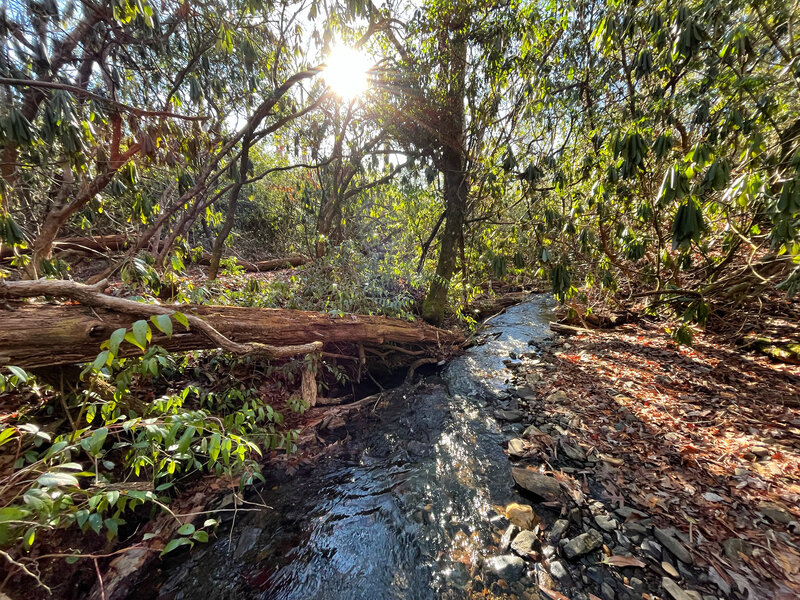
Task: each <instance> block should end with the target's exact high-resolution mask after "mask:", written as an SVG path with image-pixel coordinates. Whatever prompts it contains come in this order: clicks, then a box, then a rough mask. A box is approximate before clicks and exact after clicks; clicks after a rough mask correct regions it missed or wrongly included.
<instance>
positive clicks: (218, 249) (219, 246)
mask: <svg viewBox="0 0 800 600" xmlns="http://www.w3.org/2000/svg"><path fill="white" fill-rule="evenodd" d="M251 140H252V134H250V133H248V134H247V135H245V136H244V137H243V138H242V155H241V157H240V158H239V160H240V163H239V178H238V180H237V181H236V185H234V186H233V188H231V193H230V196H228V209H227V211H225V222H224V223H223V224H222V230H221V231H220V232H219V235H217V239H215V240H214V247H213V248H212V249H211V264H210V266H209V267H208V279H209V280H213V279H216V278H217V275H218V274H219V261H220V260H221V259H222V250H223V249H224V248H225V240H227V239H228V235H229V234H230V232H231V229H233V222H234V220H235V219H236V207H237V206H238V204H239V192H241V191H242V186H244V182H245V180H246V179H247V164H248V162H249V160H250V142H251Z"/></svg>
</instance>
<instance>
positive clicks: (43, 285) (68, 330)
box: [0, 280, 464, 368]
mask: <svg viewBox="0 0 800 600" xmlns="http://www.w3.org/2000/svg"><path fill="white" fill-rule="evenodd" d="M42 295H47V296H60V297H68V298H72V299H74V300H78V301H79V302H81V305H58V304H18V303H15V304H14V305H10V307H9V308H6V309H0V365H17V366H20V367H24V368H34V367H43V366H54V365H65V364H74V363H80V362H86V361H90V360H93V359H94V358H95V357H96V356H97V354H98V353H99V352H100V344H101V342H103V341H104V340H106V339H108V338H109V336H110V335H111V333H112V332H113V331H114V330H115V329H118V328H121V327H125V328H129V327H131V325H132V324H133V322H134V321H136V320H138V319H147V318H149V317H151V316H153V315H158V314H171V313H174V312H176V311H180V312H181V313H183V314H184V315H187V317H188V318H189V322H190V323H189V324H190V329H189V330H188V331H187V330H185V329H184V327H183V326H181V325H178V324H177V323H174V326H173V327H174V333H173V335H172V337H169V338H168V337H167V336H165V335H162V334H160V333H159V332H158V331H157V330H156V329H155V328H154V327H153V328H152V329H153V340H152V343H153V344H158V345H160V346H162V347H164V348H166V349H167V350H169V351H186V350H197V349H204V348H224V349H226V350H229V351H231V352H235V353H242V354H248V353H252V354H261V355H264V356H266V357H281V356H291V355H297V354H302V353H309V352H315V351H319V350H321V349H322V347H323V346H324V345H325V344H362V345H364V346H372V347H378V346H382V345H385V344H415V345H420V346H423V347H426V353H427V354H428V355H431V356H435V355H446V354H448V353H449V352H450V351H451V350H452V346H453V345H454V344H460V343H461V342H462V341H463V339H464V338H463V335H462V334H461V333H459V332H451V331H445V330H442V329H437V328H435V327H432V326H430V325H426V324H424V323H413V322H408V321H401V320H399V319H390V318H387V317H379V316H369V315H346V316H344V317H335V316H333V315H329V314H322V313H314V312H306V311H300V310H281V309H259V308H241V307H232V306H193V305H176V306H164V305H154V304H143V303H140V302H133V301H130V300H125V299H123V298H115V297H113V296H107V295H105V294H103V293H102V292H101V291H100V289H99V288H98V287H92V286H84V285H81V284H76V283H74V282H69V281H54V280H39V281H34V282H0V299H3V298H4V297H5V298H6V299H12V298H21V297H34V296H42ZM0 305H2V303H1V302H0ZM173 321H174V319H173ZM312 346H313V347H312ZM120 351H121V352H122V353H123V355H125V353H127V355H135V354H137V353H138V352H139V350H138V349H136V348H135V347H133V346H130V345H129V344H127V343H124V344H123V345H122V346H121V347H120Z"/></svg>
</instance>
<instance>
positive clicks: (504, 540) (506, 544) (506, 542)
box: [500, 523, 519, 552]
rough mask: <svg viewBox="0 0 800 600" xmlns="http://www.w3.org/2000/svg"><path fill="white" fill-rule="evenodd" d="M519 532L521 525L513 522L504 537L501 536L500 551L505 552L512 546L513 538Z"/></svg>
mask: <svg viewBox="0 0 800 600" xmlns="http://www.w3.org/2000/svg"><path fill="white" fill-rule="evenodd" d="M517 533H519V527H517V526H516V525H514V524H513V523H511V525H509V526H508V527H507V528H506V530H505V531H504V532H503V537H501V538H500V551H501V552H505V551H506V550H508V549H509V548H510V547H511V540H513V539H514V536H515V535H517Z"/></svg>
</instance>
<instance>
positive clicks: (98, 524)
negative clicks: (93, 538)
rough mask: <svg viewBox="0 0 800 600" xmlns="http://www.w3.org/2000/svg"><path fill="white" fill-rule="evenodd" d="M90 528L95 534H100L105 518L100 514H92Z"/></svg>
mask: <svg viewBox="0 0 800 600" xmlns="http://www.w3.org/2000/svg"><path fill="white" fill-rule="evenodd" d="M89 527H91V528H92V531H94V532H95V533H100V530H101V529H102V528H103V516H102V515H101V514H100V513H92V514H91V515H89Z"/></svg>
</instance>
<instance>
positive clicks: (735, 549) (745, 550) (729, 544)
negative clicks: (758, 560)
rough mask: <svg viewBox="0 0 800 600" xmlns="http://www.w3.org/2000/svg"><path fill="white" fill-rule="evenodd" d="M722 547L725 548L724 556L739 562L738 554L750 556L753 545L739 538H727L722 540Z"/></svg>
mask: <svg viewBox="0 0 800 600" xmlns="http://www.w3.org/2000/svg"><path fill="white" fill-rule="evenodd" d="M722 549H723V550H725V556H727V557H728V558H729V559H731V560H732V561H733V562H734V563H739V562H741V559H740V558H739V554H744V555H745V556H750V555H751V554H752V552H753V545H752V544H751V543H750V542H748V541H746V540H743V539H741V538H728V539H727V540H725V541H724V542H722Z"/></svg>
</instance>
